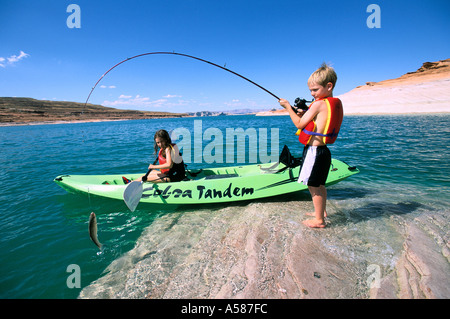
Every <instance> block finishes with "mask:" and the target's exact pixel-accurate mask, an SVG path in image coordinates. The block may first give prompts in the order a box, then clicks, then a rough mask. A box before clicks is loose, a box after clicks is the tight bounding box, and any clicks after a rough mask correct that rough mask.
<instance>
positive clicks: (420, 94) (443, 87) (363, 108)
mask: <svg viewBox="0 0 450 319" xmlns="http://www.w3.org/2000/svg"><path fill="white" fill-rule="evenodd" d="M337 97H339V98H340V99H341V100H342V102H343V103H344V109H345V113H346V114H358V113H362V114H370V113H394V114H395V113H420V112H425V113H439V112H450V59H446V60H442V61H437V62H425V63H424V64H423V65H422V66H421V67H420V68H419V69H418V70H417V71H414V72H408V73H406V74H404V75H402V76H401V77H399V78H396V79H391V80H385V81H381V82H367V83H366V85H363V86H359V87H357V88H355V89H353V90H351V91H350V92H348V93H345V94H342V95H340V96H337Z"/></svg>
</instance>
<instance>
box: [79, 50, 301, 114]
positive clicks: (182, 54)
mask: <svg viewBox="0 0 450 319" xmlns="http://www.w3.org/2000/svg"><path fill="white" fill-rule="evenodd" d="M156 54H165V55H178V56H183V57H186V58H191V59H195V60H198V61H201V62H204V63H208V64H210V65H213V66H215V67H218V68H220V69H222V70H225V71H227V72H230V73H232V74H234V75H237V76H238V77H240V78H242V79H244V80H246V81H248V82H250V83H251V84H253V85H256V86H257V87H259V88H260V89H262V90H264V91H266V92H267V93H269V94H270V95H272V96H273V97H274V98H276V99H277V101H279V100H280V98H279V97H278V96H276V95H275V94H273V93H272V92H270V91H269V90H267V89H265V88H264V87H262V86H261V85H259V84H258V83H255V82H253V81H252V80H250V79H248V78H246V77H245V76H243V75H241V74H239V73H237V72H234V71H232V70H230V69H227V68H226V67H224V66H221V65H218V64H216V63H213V62H211V61H207V60H204V59H201V58H198V57H195V56H192V55H188V54H184V53H177V52H148V53H143V54H138V55H135V56H132V57H131V58H127V59H125V60H123V61H120V62H119V63H117V64H116V65H114V66H113V67H112V68H110V69H109V70H108V71H106V72H105V73H104V74H103V75H102V76H101V77H100V79H98V81H97V82H96V83H95V85H94V86H93V87H92V90H91V92H89V95H88V97H87V99H86V102H85V103H84V106H86V105H87V102H88V101H89V98H90V97H91V94H92V92H93V91H94V89H95V88H96V87H97V85H98V84H99V83H100V81H101V80H102V79H103V78H104V77H105V76H106V75H107V74H108V73H109V72H111V71H112V70H113V69H114V68H116V67H118V66H119V65H121V64H122V63H125V62H127V61H130V60H132V59H136V58H139V57H142V56H147V55H156ZM297 100H299V101H301V103H302V104H298V103H297ZM305 102H309V101H306V100H304V99H299V98H298V99H296V103H295V107H296V108H298V107H300V108H302V109H304V107H306V105H304V104H305ZM306 108H307V107H306Z"/></svg>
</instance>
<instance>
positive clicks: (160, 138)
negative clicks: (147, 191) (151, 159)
mask: <svg viewBox="0 0 450 319" xmlns="http://www.w3.org/2000/svg"><path fill="white" fill-rule="evenodd" d="M154 140H155V154H158V161H159V164H158V165H155V164H150V165H149V166H148V169H149V170H150V169H151V170H152V171H151V172H150V174H149V175H148V177H147V179H146V180H144V182H146V181H147V182H152V183H159V182H179V181H182V180H183V179H185V178H186V171H185V168H184V162H183V158H182V156H181V153H180V150H179V149H178V146H177V145H176V144H173V143H172V140H171V139H170V135H169V133H167V131H166V130H159V131H157V132H156V133H155V137H154ZM158 149H159V151H158ZM143 177H144V176H142V177H141V178H139V179H138V181H141V180H143Z"/></svg>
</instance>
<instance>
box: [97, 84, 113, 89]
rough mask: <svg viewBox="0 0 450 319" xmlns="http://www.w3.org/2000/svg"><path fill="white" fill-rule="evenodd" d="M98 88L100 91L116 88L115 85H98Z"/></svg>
mask: <svg viewBox="0 0 450 319" xmlns="http://www.w3.org/2000/svg"><path fill="white" fill-rule="evenodd" d="M100 88H101V89H115V88H116V86H115V85H109V86H106V85H100Z"/></svg>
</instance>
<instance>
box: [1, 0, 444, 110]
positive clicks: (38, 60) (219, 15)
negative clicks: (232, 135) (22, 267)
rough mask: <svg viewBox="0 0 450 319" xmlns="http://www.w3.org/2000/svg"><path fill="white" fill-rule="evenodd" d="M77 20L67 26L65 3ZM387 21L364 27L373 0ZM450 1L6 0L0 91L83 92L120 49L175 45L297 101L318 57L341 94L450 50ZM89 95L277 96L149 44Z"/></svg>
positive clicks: (57, 95) (239, 100)
mask: <svg viewBox="0 0 450 319" xmlns="http://www.w3.org/2000/svg"><path fill="white" fill-rule="evenodd" d="M72 3H74V4H77V5H79V7H80V9H81V14H80V21H81V28H69V27H68V26H67V23H66V22H67V18H68V17H69V16H70V15H71V13H72V12H67V7H68V6H69V5H70V4H72ZM372 3H374V4H377V5H378V6H379V8H380V13H381V14H380V18H381V28H369V27H368V26H367V23H366V20H367V18H368V17H369V15H370V14H371V13H372V12H369V13H368V12H366V9H367V7H368V5H369V4H372ZM449 18H450V1H448V0H442V1H438V0H436V1H433V0H430V1H419V0H411V1H394V0H390V1H378V0H370V1H364V0H358V1H345V0H343V1H334V0H323V1H320V2H319V1H302V0H296V1H294V0H289V1H287V0H276V1H265V0H259V1H254V0H251V1H248V0H247V1H246V0H237V1H236V0H226V1H225V0H220V1H216V0H158V1H154V0H149V1H113V0H108V1H100V0H98V1H92V0H70V1H63V0H58V1H56V0H52V1H48V0H44V1H41V0H39V1H24V0H0V30H1V32H0V96H17V97H32V98H36V99H49V100H61V101H62V100H67V101H76V102H84V101H85V100H86V98H87V96H88V94H89V92H90V90H91V88H92V87H93V85H94V84H95V82H96V81H97V80H98V79H99V78H100V76H101V75H102V74H103V73H104V72H106V71H107V70H108V69H109V68H110V67H112V66H113V65H115V64H116V63H118V62H119V61H121V60H123V59H126V58H128V57H131V56H135V55H137V54H142V53H146V52H152V51H175V52H179V53H184V54H189V55H193V56H197V57H199V58H203V59H206V60H209V61H211V62H214V63H217V64H220V65H225V64H226V67H227V68H229V69H231V70H233V71H235V72H238V73H240V74H242V75H244V76H246V77H248V78H249V79H251V80H253V81H255V82H256V83H258V84H260V85H262V86H263V87H265V88H266V89H268V90H270V91H271V92H273V93H274V94H276V95H277V96H279V97H282V98H286V99H288V100H290V101H291V102H292V101H293V100H294V99H295V98H296V97H298V96H301V97H307V98H309V97H310V95H309V92H308V88H307V85H306V81H307V79H308V77H309V75H310V74H311V73H312V72H313V71H314V70H315V69H316V68H317V67H319V66H320V64H321V63H322V62H327V63H331V64H332V65H333V66H334V68H335V69H336V72H337V74H338V82H337V86H336V89H335V95H339V94H343V93H345V92H348V91H350V90H351V89H353V88H355V87H356V86H358V85H362V84H364V83H365V82H367V81H381V80H385V79H389V78H395V77H398V76H400V75H402V74H404V73H406V72H410V71H415V70H416V69H417V68H419V67H420V66H421V64H422V63H423V62H426V61H437V60H441V59H447V58H449V57H450V41H449V40H448V34H450V19H449ZM89 102H90V103H95V104H102V105H105V106H112V107H117V108H124V109H126V108H129V109H140V110H150V111H169V112H189V111H199V110H212V111H219V110H230V109H239V108H253V109H267V108H274V107H276V108H278V107H279V105H278V103H277V101H276V99H275V98H273V97H272V96H271V95H269V94H267V93H266V92H264V91H262V90H261V89H259V88H257V87H256V86H253V85H252V84H250V83H248V82H246V81H244V80H242V79H240V78H238V77H236V76H235V75H232V74H230V73H228V72H225V71H223V70H220V69H218V68H215V67H212V66H210V65H208V64H205V63H202V62H199V61H196V60H192V59H187V58H184V57H179V56H162V55H161V56H147V57H142V58H137V59H133V60H131V61H128V62H126V63H123V64H122V65H120V66H119V67H117V68H115V69H114V70H113V71H111V72H110V73H109V74H108V75H107V76H105V78H104V79H102V81H101V82H100V84H99V85H98V86H97V88H96V89H95V90H94V92H93V93H92V96H91V98H90V100H89Z"/></svg>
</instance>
